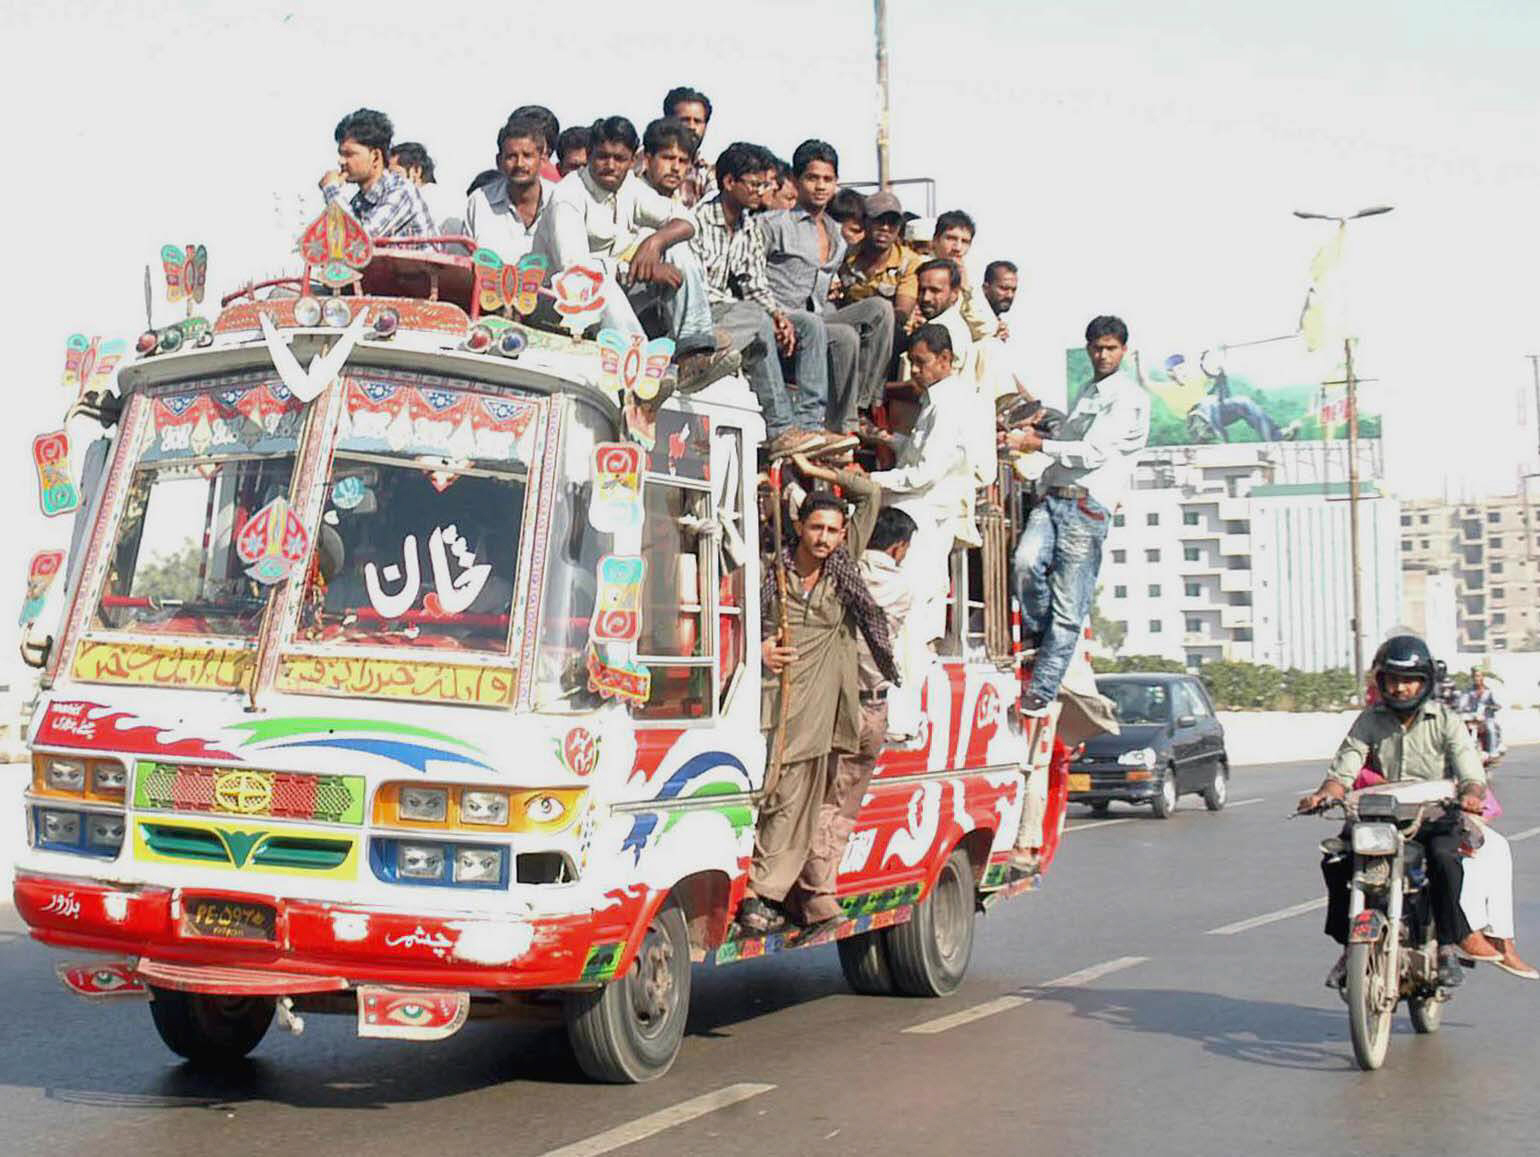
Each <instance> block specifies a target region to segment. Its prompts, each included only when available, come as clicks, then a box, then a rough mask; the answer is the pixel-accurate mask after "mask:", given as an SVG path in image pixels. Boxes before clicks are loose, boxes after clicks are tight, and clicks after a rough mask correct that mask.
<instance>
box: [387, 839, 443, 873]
mask: <svg viewBox="0 0 1540 1157" xmlns="http://www.w3.org/2000/svg"><path fill="white" fill-rule="evenodd" d="M396 872H397V874H399V875H401V876H404V877H406V878H407V879H411V880H442V879H443V878H444V849H443V848H441V847H439V846H437V845H436V844H398V845H397V846H396Z"/></svg>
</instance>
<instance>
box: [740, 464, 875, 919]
mask: <svg viewBox="0 0 1540 1157" xmlns="http://www.w3.org/2000/svg"><path fill="white" fill-rule="evenodd" d="M797 464H798V466H799V468H801V469H804V471H805V472H807V473H809V474H810V475H811V474H812V473H813V472H814V471H813V470H812V468H810V467H809V466H808V464H807V462H806V460H805V459H803V460H800V461H798V463H797ZM835 479H836V481H837V483H838V485H839V487H840V489H841V490H842V491H844V493H845V495H846V496H847V497H848V498H849V499H850V501H851V502H853V503H854V506H855V509H854V511H852V512H849V513H847V508H846V503H845V502H844V501H842V500H840V499H838V498H835V497H833V496H832V495H829V494H815V495H813V496H812V497H811V498H809V499H808V500H807V502H806V503H804V504H803V507H802V511H801V522H800V525H799V538H798V542H797V545H796V547H795V548H794V549H788V550H786V552H785V555H784V564H785V566H786V572H787V573H786V579H787V583H786V594H787V625H788V634H789V637H788V638H785V639H781V638H780V637H779V630H778V628H779V624H780V615H779V610H778V599H777V593H776V584H775V568H774V566H773V565H771V566H769V567H767V568H766V575H765V583H764V586H763V588H762V590H761V595H760V602H761V606H762V607H763V616H762V628H761V631H762V635H763V644H762V649H761V656H762V659H763V662H764V666H765V670H766V676H765V681H764V694H763V698H762V701H761V705H760V708H761V715H760V718H761V720H762V721H763V722H762V726H763V727H764V729H765V731H766V732H767V733H768V734H767V745H768V751H769V752H770V753H771V765H770V769H769V771H768V772H767V774H766V776H765V790H764V794H763V795H762V796H761V798H760V801H759V824H758V827H757V829H756V830H755V834H754V858H753V862H752V865H751V866H750V869H749V883H748V889H747V891H746V893H745V896H744V901H743V905H742V906H741V907H740V908H739V910H738V916H737V920H738V924H739V926H740V927H741V928H743V929H744V930H745V931H748V932H752V933H762V932H766V931H769V930H770V929H772V928H774V927H776V926H778V925H779V924H780V923H781V922H782V921H783V919H784V914H783V913H782V912H781V911H779V907H780V905H781V904H782V902H783V901H785V900H786V897H787V893H788V892H789V891H790V890H791V888H792V885H793V884H795V883H796V881H797V877H798V876H799V875H800V874H801V872H802V867H803V864H804V863H806V861H807V858H808V851H809V849H810V847H811V845H812V842H813V836H814V833H815V831H816V829H817V824H818V816H819V809H820V808H821V806H822V805H823V801H824V796H825V794H826V792H827V789H828V783H829V758H828V757H829V754H830V752H847V753H850V752H855V751H856V750H857V749H858V747H859V742H860V732H861V697H860V689H859V685H858V683H857V674H856V637H857V634H858V633H859V634H860V636H861V637H863V638H865V639H866V640H867V643H868V645H869V646H870V647H871V649H872V654H873V658H874V661H875V662H876V663H877V664H878V666H879V668H881V669H882V670H883V671H884V673H885V674H886V675H887V676H888V677H889V678H890V679H893V680H897V678H898V675H897V672H896V671H894V669H893V657H892V656H893V652H892V644H891V643H890V642H889V640H888V631H887V621H886V619H885V617H884V616H883V613H882V611H881V609H880V608H879V607H878V606H877V604H876V603H875V602H874V601H873V599H872V596H871V593H870V592H869V591H868V590H867V588H866V584H865V583H864V582H863V581H862V579H861V574H860V571H859V570H858V569H857V567H856V564H855V561H854V559H853V558H852V554H854V555H859V554H860V552H861V551H862V550H864V549H865V547H866V543H867V540H868V539H869V538H870V537H871V533H872V527H873V525H874V524H875V523H876V521H877V505H878V496H879V494H880V491H879V490H878V488H877V486H876V485H875V484H874V483H872V482H871V481H870V480H869V479H868V478H867V477H866V476H865V475H863V474H860V473H857V472H855V471H853V470H842V471H840V472H839V473H838V474H837V475H836V476H835ZM788 664H789V665H790V669H791V685H790V689H789V695H788V702H787V703H786V704H785V713H784V718H783V715H782V708H783V705H782V702H781V683H780V672H781V670H782V668H783V667H785V666H787V665H788ZM777 727H784V728H785V729H786V739H785V753H784V755H783V756H782V758H781V761H780V764H779V766H777V765H776V762H775V760H774V757H773V753H774V751H775V745H776V734H775V730H776V728H777Z"/></svg>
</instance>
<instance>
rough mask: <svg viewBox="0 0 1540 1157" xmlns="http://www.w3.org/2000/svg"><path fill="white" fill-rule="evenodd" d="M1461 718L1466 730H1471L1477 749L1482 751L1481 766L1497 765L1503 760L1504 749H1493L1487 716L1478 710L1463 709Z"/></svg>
mask: <svg viewBox="0 0 1540 1157" xmlns="http://www.w3.org/2000/svg"><path fill="white" fill-rule="evenodd" d="M1460 718H1461V719H1462V720H1463V721H1464V723H1465V730H1467V731H1469V732H1470V737H1471V740H1472V742H1474V743H1475V745H1476V750H1477V751H1479V752H1480V753H1481V766H1483V767H1496V766H1497V764H1498V763H1499V762H1500V761H1501V760H1502V757H1503V753H1502V749H1501V748H1499V749H1498V750H1496V751H1492V750H1491V738H1490V732H1489V731H1488V730H1487V717H1486V716H1485V715H1482V714H1481V713H1480V712H1477V711H1462V712H1461V713H1460Z"/></svg>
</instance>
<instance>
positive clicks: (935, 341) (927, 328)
mask: <svg viewBox="0 0 1540 1157" xmlns="http://www.w3.org/2000/svg"><path fill="white" fill-rule="evenodd" d="M917 345H923V346H924V347H925V348H926V349H928V350H930V352H931V353H933V354H950V353H951V352H952V335H951V334H949V333H948V332H947V330H946V326H944V325H937V324H936V323H935V322H930V323H929V324H927V325H922V326H921V327H920V328H919V329H917V330H915V331H914V333H913V334H912V335H910V338H909V348H910V349H913V348H914V347H915V346H917Z"/></svg>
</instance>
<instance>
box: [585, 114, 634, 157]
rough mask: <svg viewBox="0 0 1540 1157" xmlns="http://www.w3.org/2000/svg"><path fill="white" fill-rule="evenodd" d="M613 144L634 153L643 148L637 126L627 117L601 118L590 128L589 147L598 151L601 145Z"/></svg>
mask: <svg viewBox="0 0 1540 1157" xmlns="http://www.w3.org/2000/svg"><path fill="white" fill-rule="evenodd" d="M607 142H613V143H614V144H617V145H625V146H626V148H628V149H630V150H631V151H632V152H633V153H634V152H636V150H637V149H638V148H640V147H641V144H642V142H641V141H640V140H638V139H637V136H636V126H635V125H634V124H632V123H631V122H630V121H628V120H627V119H626V118H625V117H620V116H614V117H600V118H599V119H598V120H596V121H594V123H593V124H592V125H591V126H590V127H589V130H588V147H589V148H590V149H597V148H598V147H599V146H600V145H602V144H605V143H607Z"/></svg>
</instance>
